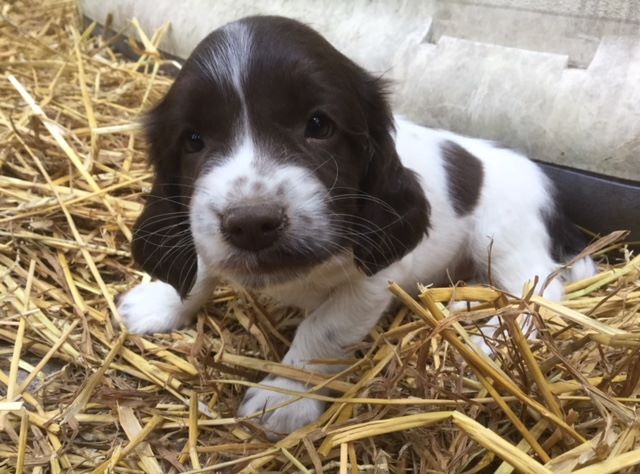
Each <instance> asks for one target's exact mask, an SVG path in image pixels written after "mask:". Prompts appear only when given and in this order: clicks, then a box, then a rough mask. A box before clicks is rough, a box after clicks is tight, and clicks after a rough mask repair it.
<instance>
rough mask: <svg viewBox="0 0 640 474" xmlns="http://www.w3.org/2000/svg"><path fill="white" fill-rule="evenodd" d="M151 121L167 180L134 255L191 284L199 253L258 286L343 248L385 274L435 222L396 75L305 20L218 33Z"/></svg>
mask: <svg viewBox="0 0 640 474" xmlns="http://www.w3.org/2000/svg"><path fill="white" fill-rule="evenodd" d="M147 130H148V132H147V133H148V139H149V142H150V154H151V161H152V163H153V165H154V168H155V182H154V185H153V189H152V192H151V195H150V196H149V198H148V200H147V204H146V206H145V209H144V212H143V213H142V215H141V216H140V218H139V220H138V222H137V223H136V227H135V236H134V241H133V254H134V257H135V259H136V260H137V261H138V262H139V263H140V264H141V265H142V267H143V268H144V269H145V271H147V272H148V273H150V274H151V275H153V276H155V277H157V278H159V279H161V280H164V281H166V282H168V283H170V284H171V285H173V286H174V287H176V289H177V290H178V291H179V292H180V294H182V295H183V296H184V295H186V294H188V292H189V290H190V288H191V286H192V285H193V282H194V280H195V275H196V268H197V265H198V260H199V264H201V265H206V266H207V267H208V269H207V270H208V271H210V272H211V273H216V274H218V275H221V276H224V277H227V278H231V279H233V280H235V281H238V282H239V283H242V284H244V285H248V286H253V287H261V286H264V285H268V284H272V283H277V282H282V281H286V280H288V279H291V278H295V277H296V276H297V275H300V274H302V273H304V272H306V271H308V270H309V269H311V268H312V267H314V266H315V265H317V264H319V263H321V262H323V261H325V260H327V259H328V258H330V257H332V256H335V255H338V254H348V255H352V257H353V259H354V261H355V262H356V264H357V265H358V266H359V267H360V268H361V269H362V270H363V271H364V272H366V273H367V274H373V273H375V272H377V271H378V270H380V269H381V268H383V267H384V266H386V265H388V264H389V263H391V262H393V261H395V260H397V259H399V258H400V257H402V256H403V255H404V254H405V253H407V252H408V251H410V250H411V249H412V248H414V247H415V246H416V245H417V243H418V242H419V241H420V239H421V238H422V236H423V235H424V233H425V232H426V229H427V219H428V205H427V202H426V200H425V197H424V194H423V192H422V189H421V187H420V185H419V183H418V181H417V178H416V177H415V176H414V174H413V173H412V172H410V171H409V170H407V169H406V168H404V167H403V166H402V164H401V163H400V160H399V159H398V156H397V153H396V150H395V146H394V141H393V136H392V133H393V118H392V115H391V112H390V109H389V106H388V104H387V101H386V98H385V93H384V90H383V84H382V83H381V81H380V80H379V79H376V78H373V77H371V76H370V75H369V74H367V73H366V72H365V71H364V70H362V69H361V68H360V67H358V66H357V65H355V64H354V63H353V62H351V61H350V60H349V59H347V58H346V57H345V56H343V55H342V54H340V53H339V52H338V51H337V50H336V49H334V48H333V47H332V46H331V45H330V44H329V43H328V42H327V41H326V40H324V38H322V37H321V36H320V35H319V34H318V33H316V32H315V31H313V30H312V29H310V28H308V27H307V26H305V25H303V24H301V23H298V22H296V21H293V20H289V19H285V18H279V17H250V18H245V19H243V20H240V21H237V22H234V23H231V24H228V25H226V26H224V27H222V28H220V29H218V30H216V31H214V32H213V33H212V34H210V35H209V36H208V37H207V38H205V39H204V40H203V41H202V42H201V43H200V45H199V46H198V47H197V48H196V49H195V51H194V52H193V53H192V55H191V56H190V58H189V59H188V60H187V62H186V63H185V65H184V67H183V68H182V70H181V72H180V74H179V76H178V77H177V79H176V81H175V82H174V84H173V86H172V87H171V89H170V90H169V92H168V93H167V95H166V97H165V98H164V99H163V101H162V102H161V103H160V104H159V105H158V106H157V107H156V108H155V109H153V110H152V111H151V112H150V114H149V115H148V120H147ZM198 257H199V258H198Z"/></svg>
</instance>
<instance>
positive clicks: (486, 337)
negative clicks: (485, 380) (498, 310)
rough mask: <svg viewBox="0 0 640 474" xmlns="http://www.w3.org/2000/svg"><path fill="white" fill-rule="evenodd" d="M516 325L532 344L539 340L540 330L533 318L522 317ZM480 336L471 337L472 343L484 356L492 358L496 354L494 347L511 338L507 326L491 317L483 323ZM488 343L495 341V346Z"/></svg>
mask: <svg viewBox="0 0 640 474" xmlns="http://www.w3.org/2000/svg"><path fill="white" fill-rule="evenodd" d="M516 324H517V325H519V326H520V330H521V331H522V333H523V334H524V336H525V337H526V338H527V340H528V341H529V342H530V343H531V342H532V341H534V340H536V339H538V330H537V328H536V327H535V324H534V323H533V317H532V316H524V315H523V316H520V317H519V318H518V320H517V321H516ZM479 326H480V334H475V335H472V336H471V341H472V342H473V343H474V344H475V345H476V346H477V347H478V348H479V349H480V351H481V352H483V353H484V354H486V355H488V356H491V355H493V353H494V352H495V349H494V348H493V345H496V346H501V345H503V344H504V342H505V341H507V340H508V339H509V338H511V334H510V333H509V331H508V329H507V327H506V324H505V323H502V325H501V321H500V318H499V317H498V316H491V317H490V318H489V319H488V320H487V321H484V322H481V323H480V324H479ZM488 341H492V342H493V341H495V344H490V343H489V342H488Z"/></svg>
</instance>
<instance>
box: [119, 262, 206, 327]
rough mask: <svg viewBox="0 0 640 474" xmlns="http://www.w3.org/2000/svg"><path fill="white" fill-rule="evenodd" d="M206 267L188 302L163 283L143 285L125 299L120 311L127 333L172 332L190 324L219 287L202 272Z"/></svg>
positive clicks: (133, 289)
mask: <svg viewBox="0 0 640 474" xmlns="http://www.w3.org/2000/svg"><path fill="white" fill-rule="evenodd" d="M203 267H204V265H201V264H199V265H198V275H197V278H196V282H195V284H194V285H193V289H192V290H191V292H190V293H189V295H188V296H187V297H186V298H184V299H182V298H181V297H180V295H179V294H178V292H177V291H176V289H175V288H174V287H173V286H171V285H169V284H167V283H164V282H162V281H152V282H149V283H141V284H139V285H137V286H135V287H134V288H132V289H131V290H129V291H128V292H127V293H125V294H124V295H122V296H121V297H120V301H119V302H118V311H119V312H120V315H121V316H122V317H123V319H124V321H125V324H126V325H127V329H128V330H129V331H130V332H132V333H138V334H144V333H155V332H170V331H172V330H174V329H177V328H180V327H182V326H184V325H185V324H187V323H188V322H189V321H190V320H191V318H192V317H193V316H194V315H195V314H196V313H197V312H198V310H199V309H200V308H201V307H202V306H203V305H204V304H205V303H206V302H207V300H208V299H209V298H210V297H211V293H212V291H213V290H214V288H215V286H216V283H217V280H216V279H215V278H210V277H209V276H208V275H207V274H206V271H205V270H201V268H203Z"/></svg>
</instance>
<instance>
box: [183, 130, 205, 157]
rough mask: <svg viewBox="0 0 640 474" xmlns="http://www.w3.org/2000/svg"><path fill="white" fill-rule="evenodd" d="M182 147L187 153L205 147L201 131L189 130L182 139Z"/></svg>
mask: <svg viewBox="0 0 640 474" xmlns="http://www.w3.org/2000/svg"><path fill="white" fill-rule="evenodd" d="M182 148H183V149H184V151H185V152H186V153H197V152H199V151H201V150H202V149H203V148H204V140H203V139H202V135H200V132H197V131H195V130H187V131H186V132H185V134H184V137H183V139H182Z"/></svg>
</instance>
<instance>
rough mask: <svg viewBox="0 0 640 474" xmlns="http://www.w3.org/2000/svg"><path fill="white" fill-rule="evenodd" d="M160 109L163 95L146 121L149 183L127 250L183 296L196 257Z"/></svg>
mask: <svg viewBox="0 0 640 474" xmlns="http://www.w3.org/2000/svg"><path fill="white" fill-rule="evenodd" d="M166 107H167V99H166V98H165V100H164V101H163V102H161V103H160V105H159V106H158V107H156V108H155V109H154V110H152V111H151V112H150V113H149V114H148V116H147V120H146V130H147V139H148V142H149V145H150V161H151V163H152V164H153V166H154V169H155V181H154V183H153V186H152V189H151V193H150V194H149V195H148V196H147V201H146V203H145V207H144V210H143V211H142V214H141V215H140V217H138V220H137V221H136V223H135V226H134V228H133V242H132V243H131V252H132V254H133V258H134V260H135V261H136V262H137V263H138V264H139V265H140V266H141V267H142V268H143V270H144V271H145V272H147V273H149V274H150V275H151V276H152V277H154V278H157V279H159V280H162V281H164V282H165V283H168V284H170V285H171V286H173V287H174V288H175V289H176V290H177V291H178V293H179V294H180V296H182V297H183V298H184V297H186V296H187V295H188V294H189V291H190V290H191V288H192V287H193V284H194V283H195V279H196V274H197V268H198V258H197V254H196V249H195V246H194V244H193V236H192V235H191V226H190V223H189V203H188V199H185V194H186V192H184V191H185V187H184V186H183V185H182V183H181V177H180V171H179V170H180V166H179V158H180V157H179V151H178V150H177V145H176V142H175V141H176V139H175V138H173V137H172V135H173V134H172V133H171V130H170V127H169V126H168V124H169V123H170V119H169V117H168V115H169V114H167V113H166Z"/></svg>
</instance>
